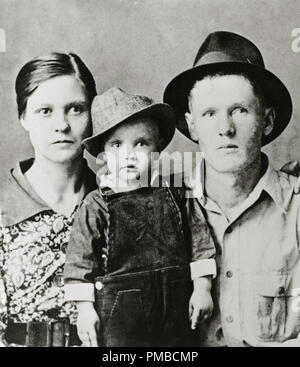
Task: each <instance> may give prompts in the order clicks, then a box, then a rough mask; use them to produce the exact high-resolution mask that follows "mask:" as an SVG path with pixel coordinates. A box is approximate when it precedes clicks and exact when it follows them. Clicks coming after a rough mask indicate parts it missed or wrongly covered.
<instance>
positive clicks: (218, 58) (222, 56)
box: [194, 51, 262, 67]
mask: <svg viewBox="0 0 300 367" xmlns="http://www.w3.org/2000/svg"><path fill="white" fill-rule="evenodd" d="M218 62H243V63H249V64H255V63H254V62H252V61H251V60H250V58H248V57H243V58H242V57H239V56H237V55H230V54H228V53H225V52H221V51H212V52H208V53H207V54H205V55H204V56H202V57H201V58H200V59H199V60H198V61H197V62H196V63H195V64H194V67H196V66H200V65H206V64H214V63H218ZM259 66H262V65H259Z"/></svg>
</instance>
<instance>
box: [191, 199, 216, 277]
mask: <svg viewBox="0 0 300 367" xmlns="http://www.w3.org/2000/svg"><path fill="white" fill-rule="evenodd" d="M186 207H187V217H188V222H189V229H190V238H191V244H192V249H191V263H190V268H191V278H192V280H194V279H195V278H199V277H203V276H209V275H211V276H212V277H213V278H215V277H216V262H215V256H216V247H215V244H214V241H213V238H212V236H211V233H210V228H209V225H208V223H207V221H206V219H205V216H204V214H203V212H202V209H201V207H200V204H199V202H198V200H197V199H193V198H191V199H187V202H186Z"/></svg>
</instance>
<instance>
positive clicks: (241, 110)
mask: <svg viewBox="0 0 300 367" xmlns="http://www.w3.org/2000/svg"><path fill="white" fill-rule="evenodd" d="M247 113H248V110H247V109H246V108H244V107H237V108H235V109H234V110H233V111H232V114H239V115H246V114H247Z"/></svg>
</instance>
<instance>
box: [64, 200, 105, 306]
mask: <svg viewBox="0 0 300 367" xmlns="http://www.w3.org/2000/svg"><path fill="white" fill-rule="evenodd" d="M102 233H103V215H101V213H100V208H99V207H97V203H96V202H94V201H92V200H85V201H84V202H83V203H82V204H81V206H80V207H79V209H78V210H77V213H76V215H75V218H74V223H73V226H72V230H71V235H70V241H69V244H68V248H67V253H66V263H65V300H66V301H91V302H93V301H94V299H95V297H94V279H95V277H97V276H99V275H102V272H103V266H102V261H101V259H102V251H103V249H102V247H103V245H104V236H103V235H102Z"/></svg>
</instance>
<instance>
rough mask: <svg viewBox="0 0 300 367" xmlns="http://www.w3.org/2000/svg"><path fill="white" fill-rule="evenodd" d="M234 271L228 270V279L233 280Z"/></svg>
mask: <svg viewBox="0 0 300 367" xmlns="http://www.w3.org/2000/svg"><path fill="white" fill-rule="evenodd" d="M232 275H233V274H232V271H231V270H228V271H226V276H227V278H231V277H232Z"/></svg>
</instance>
